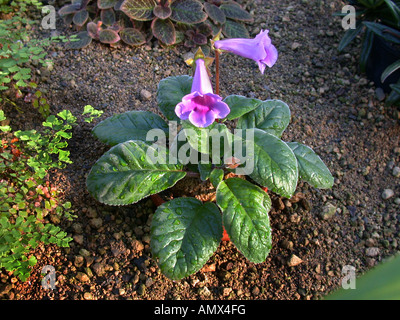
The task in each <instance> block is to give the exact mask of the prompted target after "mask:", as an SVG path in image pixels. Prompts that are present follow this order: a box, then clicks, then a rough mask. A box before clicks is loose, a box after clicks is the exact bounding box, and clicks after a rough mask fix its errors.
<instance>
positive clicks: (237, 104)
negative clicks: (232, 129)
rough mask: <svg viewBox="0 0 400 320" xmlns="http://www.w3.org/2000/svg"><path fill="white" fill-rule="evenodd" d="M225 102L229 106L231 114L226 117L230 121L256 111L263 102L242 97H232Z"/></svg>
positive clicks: (228, 97)
mask: <svg viewBox="0 0 400 320" xmlns="http://www.w3.org/2000/svg"><path fill="white" fill-rule="evenodd" d="M224 102H225V103H226V104H227V105H228V106H229V109H231V112H230V113H229V114H228V116H227V117H226V118H227V119H228V120H233V119H236V118H239V117H241V116H242V115H244V114H246V113H248V112H250V111H252V110H254V109H255V108H257V107H258V106H259V105H260V104H261V102H262V101H261V100H258V99H254V98H247V97H244V96H240V95H236V94H233V95H230V96H227V97H226V98H225V99H224Z"/></svg>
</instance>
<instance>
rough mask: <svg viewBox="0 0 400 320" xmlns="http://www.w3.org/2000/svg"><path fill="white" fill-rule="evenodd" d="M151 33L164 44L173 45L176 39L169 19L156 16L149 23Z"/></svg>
mask: <svg viewBox="0 0 400 320" xmlns="http://www.w3.org/2000/svg"><path fill="white" fill-rule="evenodd" d="M151 30H152V32H153V35H154V36H155V37H156V38H157V39H158V40H160V41H161V42H162V43H164V44H166V45H173V44H174V43H175V41H176V32H175V27H174V24H173V23H172V21H171V20H169V19H167V20H163V19H160V18H156V19H154V20H153V22H152V23H151Z"/></svg>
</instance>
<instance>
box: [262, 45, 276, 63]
mask: <svg viewBox="0 0 400 320" xmlns="http://www.w3.org/2000/svg"><path fill="white" fill-rule="evenodd" d="M266 52H267V56H266V57H265V59H264V60H262V62H263V63H265V64H266V65H267V66H268V67H270V68H271V67H272V66H273V65H274V64H275V62H276V60H278V50H277V49H276V48H275V46H274V45H272V44H271V45H269V47H268V48H266Z"/></svg>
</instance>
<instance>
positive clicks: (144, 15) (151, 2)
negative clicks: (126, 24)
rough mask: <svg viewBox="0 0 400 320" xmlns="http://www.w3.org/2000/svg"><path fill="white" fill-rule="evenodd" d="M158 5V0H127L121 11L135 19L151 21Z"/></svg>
mask: <svg viewBox="0 0 400 320" xmlns="http://www.w3.org/2000/svg"><path fill="white" fill-rule="evenodd" d="M156 6H157V1H156V0H125V1H124V2H123V3H122V5H121V11H122V12H124V13H125V14H126V15H127V16H128V17H129V18H131V19H133V20H139V21H149V20H153V18H154V14H153V9H154V8H155V7H156Z"/></svg>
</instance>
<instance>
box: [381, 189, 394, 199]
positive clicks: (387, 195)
mask: <svg viewBox="0 0 400 320" xmlns="http://www.w3.org/2000/svg"><path fill="white" fill-rule="evenodd" d="M393 196H394V191H393V190H392V189H385V190H384V191H383V192H382V199H383V200H387V199H390V198H391V197H393Z"/></svg>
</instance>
